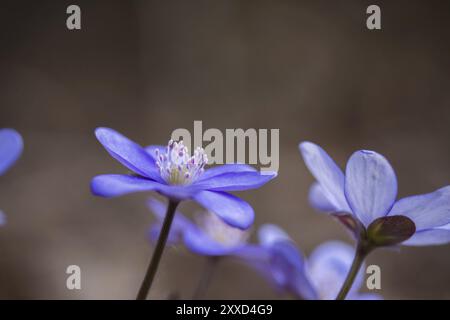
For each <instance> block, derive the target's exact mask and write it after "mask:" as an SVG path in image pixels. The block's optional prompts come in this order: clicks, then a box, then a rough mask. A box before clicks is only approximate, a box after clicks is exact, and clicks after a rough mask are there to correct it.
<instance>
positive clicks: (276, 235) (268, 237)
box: [258, 224, 292, 247]
mask: <svg viewBox="0 0 450 320" xmlns="http://www.w3.org/2000/svg"><path fill="white" fill-rule="evenodd" d="M258 240H259V243H260V244H261V245H262V246H263V247H270V246H271V245H273V244H274V243H277V242H280V241H292V240H291V238H290V237H289V235H288V234H287V233H286V232H285V231H284V230H283V229H281V228H280V227H278V226H277V225H274V224H264V225H262V226H261V227H260V228H259V230H258Z"/></svg>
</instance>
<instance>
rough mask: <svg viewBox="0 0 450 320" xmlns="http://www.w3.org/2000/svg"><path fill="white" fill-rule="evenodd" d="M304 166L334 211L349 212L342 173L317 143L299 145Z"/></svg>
mask: <svg viewBox="0 0 450 320" xmlns="http://www.w3.org/2000/svg"><path fill="white" fill-rule="evenodd" d="M299 148H300V152H301V154H302V156H303V160H304V161H305V164H306V166H307V167H308V169H309V171H310V172H311V174H312V175H313V176H314V178H316V180H317V182H318V183H319V184H320V186H321V187H322V190H323V193H324V196H325V197H326V198H327V199H328V201H329V202H330V203H332V204H333V206H334V207H335V208H336V211H345V212H351V211H350V208H349V206H348V204H347V200H346V198H345V195H344V174H343V173H342V170H341V169H340V168H339V167H338V166H337V165H336V163H335V162H334V161H333V159H331V158H330V156H329V155H328V154H327V153H326V152H325V150H323V149H322V148H321V147H319V146H318V145H316V144H314V143H311V142H302V143H300V145H299Z"/></svg>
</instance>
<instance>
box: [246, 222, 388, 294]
mask: <svg viewBox="0 0 450 320" xmlns="http://www.w3.org/2000/svg"><path fill="white" fill-rule="evenodd" d="M258 234H259V242H260V246H261V248H262V249H263V250H265V251H266V252H267V257H268V259H267V260H248V262H249V264H250V265H252V266H253V267H254V268H256V269H257V270H258V271H260V272H261V273H262V274H263V275H264V276H265V278H266V279H268V281H270V282H271V283H272V284H273V285H274V287H275V288H276V290H278V291H279V292H287V293H289V294H292V295H293V296H295V297H297V298H299V299H308V300H311V299H321V300H330V299H335V298H336V296H337V294H338V292H339V289H340V288H341V286H342V284H343V283H344V280H345V278H346V276H347V273H348V271H349V270H350V267H351V264H352V260H353V257H354V255H355V249H354V248H352V247H351V246H350V245H348V244H345V243H343V242H340V241H330V242H325V243H323V244H322V245H320V246H318V247H317V248H316V249H315V250H314V251H313V252H312V253H311V255H310V256H309V258H305V257H304V256H303V255H302V253H301V252H300V251H299V250H298V248H297V247H296V245H295V243H294V242H293V241H292V240H291V238H290V237H289V236H288V235H287V234H286V233H285V232H284V231H283V230H282V229H281V228H279V227H278V226H275V225H272V224H266V225H263V226H262V227H261V228H260V229H259V233H258ZM363 281H364V279H363V272H362V271H361V270H360V272H359V273H358V275H357V277H356V280H355V282H354V283H353V286H352V288H351V290H350V293H349V295H348V296H347V299H349V300H376V299H381V296H380V295H377V294H366V293H359V292H358V291H359V290H360V288H361V287H362V285H363Z"/></svg>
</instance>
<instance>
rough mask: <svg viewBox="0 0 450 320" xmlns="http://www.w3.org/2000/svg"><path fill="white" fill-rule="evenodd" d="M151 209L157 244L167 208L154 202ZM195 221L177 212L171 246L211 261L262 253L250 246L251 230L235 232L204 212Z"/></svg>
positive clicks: (152, 200)
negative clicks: (215, 258) (222, 257)
mask: <svg viewBox="0 0 450 320" xmlns="http://www.w3.org/2000/svg"><path fill="white" fill-rule="evenodd" d="M148 206H149V208H150V209H151V211H152V212H153V213H154V215H155V216H156V219H157V222H156V223H155V224H154V225H153V226H152V227H151V228H150V239H151V240H152V242H155V241H156V240H157V239H158V237H159V232H160V230H161V226H162V223H163V221H164V218H165V215H166V207H167V205H165V204H164V203H162V202H161V201H158V200H156V199H154V198H151V199H150V200H149V201H148ZM196 218H197V221H196V222H197V223H195V222H193V221H191V220H190V219H188V218H186V217H185V216H184V215H183V214H182V213H181V212H180V211H178V210H177V211H176V213H175V217H174V220H173V224H172V228H171V230H170V233H169V238H168V244H170V245H178V244H180V243H183V244H184V245H185V246H186V248H187V249H188V250H189V251H191V252H193V253H195V254H198V255H202V256H210V257H221V256H236V257H242V256H245V257H247V256H249V255H252V254H258V253H259V252H260V250H259V249H258V248H256V246H254V245H250V244H248V242H247V240H248V237H249V235H250V233H249V230H241V229H239V228H234V227H232V226H230V225H228V224H227V223H225V222H223V221H222V220H221V219H220V218H219V217H217V215H215V214H212V213H210V212H202V213H200V214H199V215H197V216H196Z"/></svg>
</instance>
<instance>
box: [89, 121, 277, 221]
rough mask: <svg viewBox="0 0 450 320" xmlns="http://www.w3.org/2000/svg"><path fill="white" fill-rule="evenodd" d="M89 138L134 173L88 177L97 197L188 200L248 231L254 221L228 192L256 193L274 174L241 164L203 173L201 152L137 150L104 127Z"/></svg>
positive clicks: (178, 145)
mask: <svg viewBox="0 0 450 320" xmlns="http://www.w3.org/2000/svg"><path fill="white" fill-rule="evenodd" d="M95 134H96V136H97V139H98V140H99V141H100V143H101V144H102V145H103V146H104V148H105V149H106V150H107V151H108V153H109V154H110V155H111V156H112V157H113V158H114V159H116V160H117V161H119V162H120V163H121V164H123V165H124V166H125V167H127V168H128V169H130V170H131V171H133V172H134V174H106V175H99V176H96V177H94V178H93V179H92V182H91V190H92V192H93V193H94V194H95V195H98V196H102V197H108V198H109V197H118V196H122V195H125V194H129V193H134V192H144V191H156V192H158V193H160V194H162V195H164V196H166V197H167V198H169V199H172V200H175V201H182V200H194V201H196V202H197V203H199V204H200V205H201V206H203V207H204V208H205V209H206V210H208V211H211V212H213V213H215V214H217V215H218V216H219V217H220V218H221V219H222V220H223V221H225V222H226V223H228V224H230V225H232V226H234V227H237V228H240V229H248V228H249V227H250V226H251V225H252V223H253V220H254V211H253V209H252V207H251V206H250V205H249V204H248V203H247V202H245V201H243V200H241V199H240V198H238V197H236V196H234V195H232V194H230V193H228V192H229V191H242V190H248V189H255V188H259V187H261V186H263V185H264V184H266V183H267V182H268V181H270V180H272V179H273V178H274V177H276V172H273V173H269V174H267V172H264V174H261V173H260V172H258V171H257V170H255V169H254V168H252V167H250V166H247V165H244V164H225V165H222V166H216V167H213V168H210V169H206V170H205V165H206V164H207V163H208V158H207V156H206V154H205V152H204V151H203V149H201V148H198V149H196V150H195V151H194V153H193V155H192V156H190V155H189V153H188V150H187V149H186V147H185V146H184V144H183V142H182V141H180V142H174V141H170V142H169V144H168V146H149V147H146V148H143V147H141V146H140V145H138V144H137V143H135V142H133V141H131V140H130V139H128V138H127V137H125V136H123V135H122V134H120V133H118V132H117V131H114V130H112V129H109V128H97V129H96V130H95Z"/></svg>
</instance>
